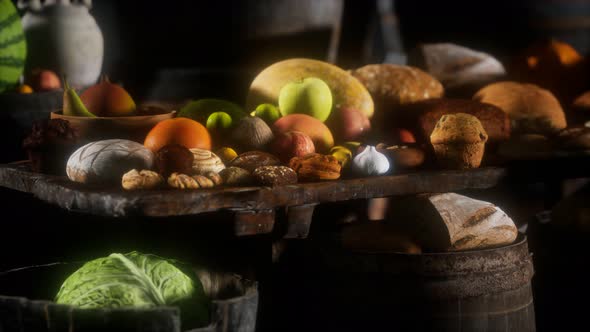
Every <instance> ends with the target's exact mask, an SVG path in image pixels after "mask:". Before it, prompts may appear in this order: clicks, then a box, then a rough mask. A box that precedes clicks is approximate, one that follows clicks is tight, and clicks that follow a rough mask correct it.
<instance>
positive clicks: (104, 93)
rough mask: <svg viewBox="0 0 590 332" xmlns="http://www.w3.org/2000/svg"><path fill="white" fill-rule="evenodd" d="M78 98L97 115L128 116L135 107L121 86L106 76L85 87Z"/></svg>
mask: <svg viewBox="0 0 590 332" xmlns="http://www.w3.org/2000/svg"><path fill="white" fill-rule="evenodd" d="M80 99H82V101H83V102H84V105H86V107H88V110H89V111H90V112H92V113H93V114H95V115H97V116H129V115H132V114H133V113H134V112H135V108H136V107H135V102H134V101H133V99H132V98H131V96H130V95H129V93H127V91H125V89H123V88H122V87H121V86H119V85H117V84H113V83H111V82H109V80H108V78H104V79H102V81H101V82H100V83H98V84H95V85H93V86H91V87H89V88H88V89H86V90H85V91H84V92H83V93H82V94H81V95H80Z"/></svg>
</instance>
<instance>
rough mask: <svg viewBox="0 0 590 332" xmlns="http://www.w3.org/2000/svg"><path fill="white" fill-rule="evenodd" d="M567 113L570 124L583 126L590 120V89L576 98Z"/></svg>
mask: <svg viewBox="0 0 590 332" xmlns="http://www.w3.org/2000/svg"><path fill="white" fill-rule="evenodd" d="M566 115H567V123H568V125H569V126H580V125H581V126H583V125H584V124H585V123H586V122H587V121H589V120H590V91H586V92H584V93H583V94H581V95H579V96H578V97H577V98H576V99H574V101H573V103H572V106H571V107H570V110H569V112H568V113H567V114H566Z"/></svg>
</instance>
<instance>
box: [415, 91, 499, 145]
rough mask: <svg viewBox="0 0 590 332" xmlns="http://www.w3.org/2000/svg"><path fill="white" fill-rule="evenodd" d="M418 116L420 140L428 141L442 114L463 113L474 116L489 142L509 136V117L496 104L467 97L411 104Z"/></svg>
mask: <svg viewBox="0 0 590 332" xmlns="http://www.w3.org/2000/svg"><path fill="white" fill-rule="evenodd" d="M412 107H413V108H415V109H416V113H417V114H419V116H418V130H417V131H416V132H417V133H418V135H419V139H420V140H421V141H428V139H429V138H430V134H432V131H433V130H434V126H436V123H437V122H438V120H440V118H441V117H442V116H443V115H446V114H456V113H465V114H470V115H473V116H475V117H476V118H477V119H478V120H479V121H480V122H481V125H482V126H483V128H484V129H485V131H486V133H487V134H488V136H489V140H490V142H499V141H504V140H507V139H508V138H510V118H509V117H508V114H506V113H505V112H504V111H502V110H501V109H500V108H498V107H497V106H494V105H491V104H487V103H480V102H478V101H475V100H467V99H444V98H443V99H431V100H425V101H422V102H419V103H416V104H414V105H413V106H412Z"/></svg>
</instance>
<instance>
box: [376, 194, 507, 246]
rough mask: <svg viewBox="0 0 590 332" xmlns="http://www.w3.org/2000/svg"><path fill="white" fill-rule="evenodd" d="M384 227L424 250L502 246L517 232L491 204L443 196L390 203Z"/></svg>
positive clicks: (449, 195) (467, 198)
mask: <svg viewBox="0 0 590 332" xmlns="http://www.w3.org/2000/svg"><path fill="white" fill-rule="evenodd" d="M389 211H390V212H389V214H388V217H387V218H386V222H387V223H388V224H391V225H394V226H396V227H398V228H400V229H401V230H402V231H401V232H402V234H408V235H410V238H411V239H413V240H414V241H415V242H416V243H417V244H418V245H419V246H420V247H422V249H423V250H425V251H458V250H469V249H481V248H486V247H494V246H499V245H506V244H510V243H512V242H514V240H515V239H516V236H517V234H518V230H517V229H516V226H515V224H514V222H513V221H512V219H510V217H508V216H507V215H506V213H504V212H503V211H502V210H500V209H499V208H498V207H496V206H494V204H492V203H488V202H484V201H479V200H475V199H472V198H469V197H466V196H462V195H458V194H454V193H445V194H434V195H418V196H413V197H408V198H406V199H401V200H394V201H393V202H392V205H391V206H390V207H389Z"/></svg>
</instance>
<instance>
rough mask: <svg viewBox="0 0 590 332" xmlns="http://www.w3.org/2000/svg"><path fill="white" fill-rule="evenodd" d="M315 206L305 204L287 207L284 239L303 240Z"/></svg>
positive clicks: (307, 231) (307, 232)
mask: <svg viewBox="0 0 590 332" xmlns="http://www.w3.org/2000/svg"><path fill="white" fill-rule="evenodd" d="M316 205H317V204H305V205H296V206H288V207H287V233H286V234H285V238H286V239H305V238H306V237H307V235H308V234H309V227H310V226H311V220H312V217H313V210H314V209H315V207H316Z"/></svg>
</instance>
